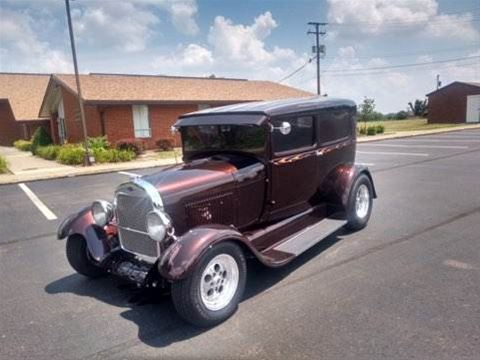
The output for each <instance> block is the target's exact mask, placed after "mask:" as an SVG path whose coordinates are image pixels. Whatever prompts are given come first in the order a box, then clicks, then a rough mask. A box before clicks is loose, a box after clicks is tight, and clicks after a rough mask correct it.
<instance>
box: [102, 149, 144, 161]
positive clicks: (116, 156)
mask: <svg viewBox="0 0 480 360" xmlns="http://www.w3.org/2000/svg"><path fill="white" fill-rule="evenodd" d="M93 156H94V157H95V161H96V162H97V163H100V164H102V163H107V162H121V161H131V160H133V159H135V158H136V156H137V155H136V154H135V152H133V151H132V150H118V149H102V148H97V149H93Z"/></svg>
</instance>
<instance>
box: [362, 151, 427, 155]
mask: <svg viewBox="0 0 480 360" xmlns="http://www.w3.org/2000/svg"><path fill="white" fill-rule="evenodd" d="M357 154H371V155H401V156H429V155H428V154H424V153H404V152H390V151H388V152H383V151H357Z"/></svg>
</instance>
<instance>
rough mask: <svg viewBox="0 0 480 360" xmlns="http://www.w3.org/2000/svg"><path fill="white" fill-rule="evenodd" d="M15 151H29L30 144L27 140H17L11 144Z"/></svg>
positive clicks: (30, 148)
mask: <svg viewBox="0 0 480 360" xmlns="http://www.w3.org/2000/svg"><path fill="white" fill-rule="evenodd" d="M13 146H15V148H16V149H18V150H21V151H31V150H32V142H31V141H27V140H17V141H15V142H14V143H13Z"/></svg>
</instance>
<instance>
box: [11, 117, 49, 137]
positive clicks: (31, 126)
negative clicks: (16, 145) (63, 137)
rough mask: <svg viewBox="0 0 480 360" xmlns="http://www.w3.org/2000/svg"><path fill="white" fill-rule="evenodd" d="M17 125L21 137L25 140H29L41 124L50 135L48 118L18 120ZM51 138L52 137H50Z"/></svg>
mask: <svg viewBox="0 0 480 360" xmlns="http://www.w3.org/2000/svg"><path fill="white" fill-rule="evenodd" d="M19 126H20V129H21V131H20V132H21V138H22V139H25V140H30V139H31V138H32V136H33V134H34V133H35V131H36V130H37V129H38V128H39V127H40V126H43V127H44V128H45V130H47V132H48V133H49V134H50V136H52V133H51V131H50V123H49V120H48V119H46V120H38V121H36V120H33V121H19ZM52 139H53V138H52Z"/></svg>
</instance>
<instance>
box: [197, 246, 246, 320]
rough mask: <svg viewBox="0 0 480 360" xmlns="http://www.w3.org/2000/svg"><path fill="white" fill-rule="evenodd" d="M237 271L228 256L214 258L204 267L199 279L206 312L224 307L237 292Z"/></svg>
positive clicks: (235, 265)
mask: <svg viewBox="0 0 480 360" xmlns="http://www.w3.org/2000/svg"><path fill="white" fill-rule="evenodd" d="M238 281H239V270H238V265H237V262H236V261H235V259H234V258H233V257H232V256H230V255H228V254H220V255H217V256H215V257H214V258H213V259H212V260H210V262H209V263H208V264H207V266H206V267H205V270H204V271H203V274H202V277H201V284H200V294H201V297H202V302H203V304H204V305H205V307H206V308H207V309H208V310H212V311H217V310H221V309H223V308H224V307H226V306H227V305H228V304H229V303H230V301H231V300H232V299H233V297H234V295H235V292H236V291H237V287H238Z"/></svg>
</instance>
